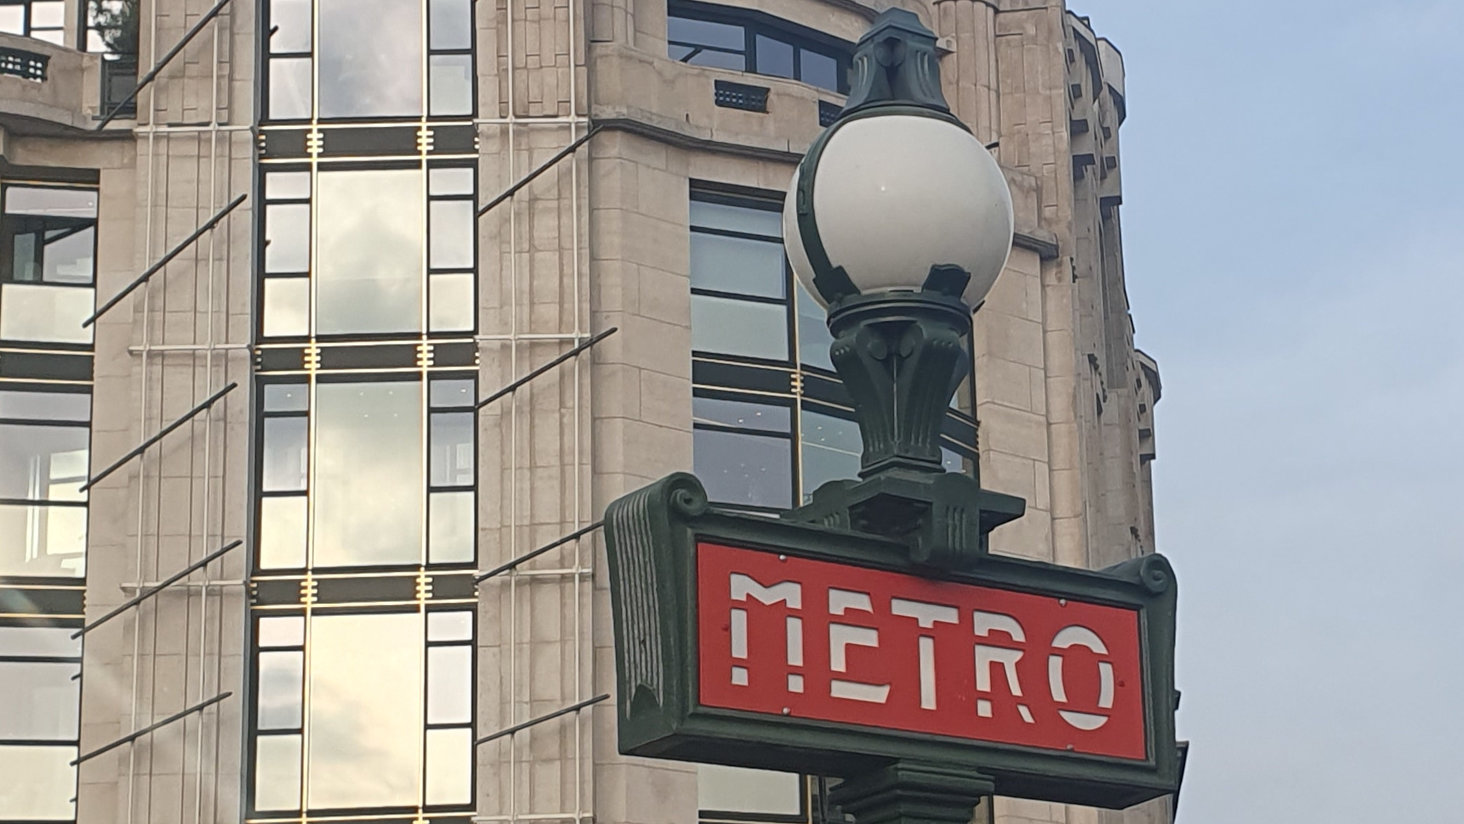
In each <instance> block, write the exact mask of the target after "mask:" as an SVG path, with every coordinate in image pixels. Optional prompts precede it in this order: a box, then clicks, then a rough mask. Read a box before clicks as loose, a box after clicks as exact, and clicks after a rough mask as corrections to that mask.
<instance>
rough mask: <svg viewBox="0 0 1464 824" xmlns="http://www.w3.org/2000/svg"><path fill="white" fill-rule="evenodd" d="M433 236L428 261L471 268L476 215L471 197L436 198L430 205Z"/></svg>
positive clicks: (446, 266)
mask: <svg viewBox="0 0 1464 824" xmlns="http://www.w3.org/2000/svg"><path fill="white" fill-rule="evenodd" d="M428 217H429V219H430V220H431V231H432V240H431V243H430V244H429V245H428V261H429V264H430V265H431V266H432V268H433V269H471V268H472V267H473V236H474V234H476V232H475V230H476V228H477V215H476V214H475V213H474V209H473V202H472V201H471V200H434V201H432V203H431V206H430V207H429V209H428Z"/></svg>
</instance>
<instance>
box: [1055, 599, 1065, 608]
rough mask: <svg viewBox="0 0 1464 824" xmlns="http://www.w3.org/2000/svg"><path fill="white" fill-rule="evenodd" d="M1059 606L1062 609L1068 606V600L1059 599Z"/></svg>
mask: <svg viewBox="0 0 1464 824" xmlns="http://www.w3.org/2000/svg"><path fill="white" fill-rule="evenodd" d="M1057 605H1058V606H1060V607H1065V606H1067V599H1066V598H1059V599H1057Z"/></svg>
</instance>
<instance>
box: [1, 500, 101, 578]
mask: <svg viewBox="0 0 1464 824" xmlns="http://www.w3.org/2000/svg"><path fill="white" fill-rule="evenodd" d="M85 574H86V507H85V506H55V505H52V506H46V505H35V504H20V503H0V575H35V576H46V577H64V578H79V577H81V576H82V575H85Z"/></svg>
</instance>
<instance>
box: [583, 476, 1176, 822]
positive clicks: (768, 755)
mask: <svg viewBox="0 0 1464 824" xmlns="http://www.w3.org/2000/svg"><path fill="white" fill-rule="evenodd" d="M605 540H606V546H607V550H608V553H607V554H608V560H609V572H610V594H611V605H612V608H613V610H614V614H615V649H616V664H617V672H618V690H617V695H618V699H617V704H616V715H617V721H618V729H619V744H620V751H621V752H623V753H626V754H630V755H639V756H650V757H659V758H674V759H679V760H685V761H701V762H712V763H720V764H728V765H733V766H742V767H758V768H764V769H777V770H789V771H802V772H809V773H814V774H818V775H827V776H840V777H845V778H858V777H863V779H862V780H861V781H858V782H853V785H852V786H851V790H850V792H855V789H854V788H856V787H865V788H868V787H873V786H876V785H879V786H884V785H886V784H888V785H889V787H887V789H889V791H890V792H894V793H896V795H898V794H899V793H900V792H909V791H912V790H911V789H910V788H911V787H916V788H917V789H918V787H919V786H921V782H927V783H928V782H929V781H935V782H937V783H940V782H941V781H945V780H946V779H943V778H940V777H939V776H940V774H942V773H941V770H942V769H944V768H954V769H955V772H954V773H952V776H954V777H950V780H951V781H954V782H955V783H954V784H951V785H950V786H949V787H948V788H947V789H949V790H950V793H948V795H949V797H950V798H954V799H957V802H955V803H957V806H959V804H960V803H964V802H963V801H959V799H960V798H963V797H965V795H967V794H968V791H971V788H970V787H967V788H966V790H962V789H961V787H962V786H964V784H963V783H962V782H965V783H967V784H968V783H969V781H970V780H971V779H973V778H975V777H982V776H984V777H989V781H990V782H993V783H994V788H995V791H996V792H998V793H1000V794H1002V795H1008V796H1016V797H1025V798H1035V799H1041V800H1045V801H1053V802H1061V803H1075V804H1084V805H1090V806H1099V807H1109V808H1122V807H1127V806H1131V805H1133V804H1137V803H1139V802H1142V801H1146V800H1148V799H1151V798H1156V797H1159V796H1162V795H1166V794H1169V793H1172V792H1174V791H1175V789H1176V788H1177V786H1178V782H1179V769H1180V764H1179V750H1178V748H1177V746H1176V743H1175V734H1174V710H1175V705H1176V704H1177V697H1178V694H1177V692H1176V691H1175V687H1174V632H1175V602H1176V600H1175V599H1176V594H1177V586H1176V582H1175V577H1174V574H1173V571H1172V569H1171V568H1170V565H1169V562H1168V561H1167V560H1165V558H1164V557H1163V556H1160V555H1147V556H1144V557H1141V558H1136V559H1134V560H1132V561H1128V562H1126V563H1123V564H1120V565H1118V566H1115V567H1111V568H1109V569H1106V570H1101V571H1090V570H1083V569H1074V568H1068V567H1059V566H1054V565H1052V564H1046V563H1039V562H1035V561H1027V560H1022V559H1017V558H1006V557H1001V556H996V555H982V556H981V557H980V558H979V559H978V560H975V561H973V562H971V563H969V564H968V565H967V566H965V567H964V568H962V569H944V570H939V571H933V570H932V569H931V568H930V567H928V566H925V565H922V564H920V563H919V562H917V561H915V560H913V559H912V558H911V557H910V553H909V551H908V549H907V548H906V547H905V546H904V545H903V544H901V543H900V542H898V541H892V540H890V539H887V538H882V537H879V536H875V535H869V534H862V533H857V532H853V531H848V530H842V529H834V528H830V527H828V526H823V525H812V524H803V523H796V522H792V521H787V520H783V521H777V520H771V519H763V518H756V517H751V516H746V515H738V514H733V513H729V512H723V511H719V510H717V509H715V508H713V507H711V506H710V505H709V503H708V501H707V497H706V492H705V490H704V489H703V488H702V485H701V483H700V482H699V481H698V480H697V479H696V478H695V477H694V476H692V475H689V474H686V473H677V474H674V475H670V476H668V477H666V478H663V479H662V480H660V481H658V482H656V483H654V484H651V485H650V486H647V487H644V488H642V489H640V490H637V491H636V492H633V493H630V494H629V495H626V496H625V497H622V498H620V499H618V500H616V501H615V502H613V503H612V504H611V505H610V506H609V508H608V509H607V511H606V528H605ZM703 540H708V541H715V542H722V543H727V544H731V545H734V546H745V547H748V548H753V549H763V550H766V551H769V552H777V553H783V554H788V555H793V556H798V557H804V558H811V559H818V560H825V561H833V562H837V563H843V564H853V565H858V566H863V567H869V568H874V569H883V570H889V571H894V572H902V573H907V574H918V575H923V576H926V577H933V578H936V579H939V580H946V581H954V582H960V583H966V584H979V585H982V586H990V587H998V588H1003V589H1010V590H1016V591H1021V592H1029V593H1035V594H1041V595H1047V596H1052V597H1066V598H1073V599H1075V600H1083V601H1091V602H1096V603H1102V604H1108V605H1113V606H1120V607H1128V608H1132V609H1135V610H1136V611H1137V613H1138V617H1139V627H1140V634H1141V646H1142V655H1143V671H1144V679H1145V687H1144V695H1145V696H1146V699H1147V705H1146V706H1145V710H1144V711H1145V730H1146V750H1147V753H1148V758H1147V759H1146V760H1145V761H1142V762H1138V761H1132V760H1125V759H1118V758H1110V757H1102V756H1092V755H1085V754H1079V753H1073V752H1058V751H1051V750H1043V749H1036V748H1028V747H1018V746H1009V745H1002V744H991V743H983V742H975V741H970V740H965V739H955V738H948V737H943V736H937V735H928V734H921V733H907V732H899V731H893V730H891V731H884V730H877V729H871V728H857V727H850V726H847V725H840V724H834V723H828V722H820V721H813V720H808V719H799V718H789V717H782V716H774V715H764V714H760V713H750V712H739V711H733V710H726V709H718V708H712V707H706V706H702V705H701V704H700V703H699V702H698V698H697V696H698V695H699V688H698V664H697V660H698V659H697V637H696V627H697V604H696V600H695V593H696V591H697V590H696V561H695V559H696V545H697V543H698V541H703ZM896 764H898V765H900V768H901V769H905V770H906V771H907V772H909V771H911V770H913V771H915V772H914V773H912V774H918V776H917V777H916V778H912V779H910V781H906V780H905V779H899V780H896V779H895V778H890V777H889V775H888V774H887V773H889V770H890V769H893V766H892V765H896ZM921 765H926V766H925V767H922V766H921ZM930 765H940V767H933V766H930ZM922 770H925V772H922ZM930 770H934V772H930ZM896 773H898V770H896ZM927 773H928V774H927ZM880 775H884V776H885V778H884V779H880V778H879V776H880ZM920 776H923V777H920ZM896 778H898V776H896ZM983 780H986V779H983ZM912 781H913V784H911V783H910V782H912ZM881 782H883V783H881ZM891 782H893V783H891ZM978 783H979V782H978ZM907 784H908V785H909V786H906V785H907ZM901 787H904V789H900V788H901ZM987 791H989V790H987ZM861 792H862V791H861ZM979 794H980V793H978V795H979ZM891 803H893V802H891ZM968 810H969V808H968Z"/></svg>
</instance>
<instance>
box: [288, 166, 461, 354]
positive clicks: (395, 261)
mask: <svg viewBox="0 0 1464 824" xmlns="http://www.w3.org/2000/svg"><path fill="white" fill-rule="evenodd" d="M474 177H475V171H474V169H473V168H472V167H470V166H449V165H436V164H434V165H432V166H429V167H425V168H424V167H423V166H422V165H421V164H420V163H416V164H413V165H411V166H406V165H401V166H394V167H388V168H374V169H360V168H353V169H324V170H320V171H316V172H310V171H308V170H299V171H295V170H287V169H286V170H280V171H269V172H267V173H266V174H265V176H264V195H265V208H264V250H263V260H264V279H263V285H262V291H263V293H262V295H261V296H260V300H261V304H262V306H263V311H262V312H261V313H260V314H261V321H260V323H261V327H260V331H261V333H262V335H263V336H264V337H265V338H302V337H310V336H362V335H373V336H374V335H416V334H420V333H422V332H423V331H426V332H428V333H471V332H472V331H473V329H474V328H475V326H476V323H477V312H476V306H477V302H476V301H477V298H476V291H475V280H476V279H475V277H474V271H475V268H476V261H477V221H476V212H475V208H476V207H475V201H474V198H475V191H476V187H475V184H474Z"/></svg>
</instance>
